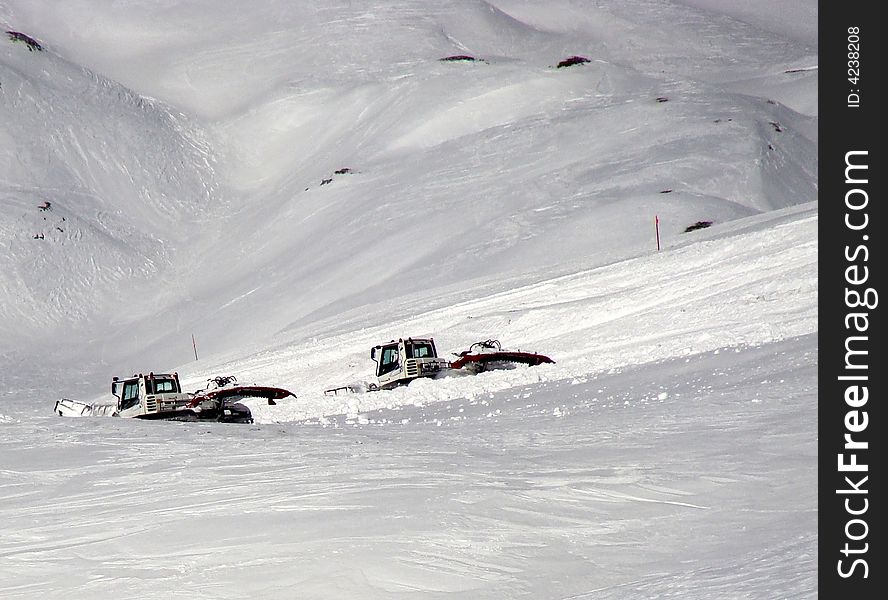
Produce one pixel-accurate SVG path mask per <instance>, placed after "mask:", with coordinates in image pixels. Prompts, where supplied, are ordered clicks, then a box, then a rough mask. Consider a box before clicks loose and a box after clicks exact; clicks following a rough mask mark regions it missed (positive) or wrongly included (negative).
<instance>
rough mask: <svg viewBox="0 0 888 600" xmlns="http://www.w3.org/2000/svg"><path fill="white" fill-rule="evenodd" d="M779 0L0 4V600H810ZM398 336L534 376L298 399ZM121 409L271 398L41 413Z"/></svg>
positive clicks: (805, 272) (805, 372)
mask: <svg viewBox="0 0 888 600" xmlns="http://www.w3.org/2000/svg"><path fill="white" fill-rule="evenodd" d="M778 4H779V6H778ZM778 4H774V3H771V2H765V1H764V0H745V1H743V2H734V3H731V5H730V6H727V5H724V3H721V2H715V1H712V0H627V1H625V2H619V3H616V2H614V3H607V2H586V1H576V0H556V1H554V2H547V3H545V6H543V4H540V3H534V2H529V1H526V0H493V1H489V2H485V1H481V0H446V1H443V2H436V3H428V2H422V1H419V0H399V1H396V2H385V3H383V2H372V1H367V2H363V1H361V2H335V1H324V2H315V3H292V2H285V1H283V0H260V1H257V2H252V3H250V6H249V8H245V6H244V4H243V3H242V2H236V1H234V0H221V1H220V0H212V1H211V0H189V1H184V0H171V1H168V2H162V3H156V2H142V1H140V0H125V1H118V2H113V3H112V2H105V3H95V2H89V3H88V2H71V1H64V2H62V1H59V0H0V30H2V34H3V35H2V37H0V512H2V514H3V515H4V517H5V518H4V519H3V521H2V523H0V559H2V560H0V596H2V597H4V598H34V597H41V598H71V597H76V598H120V597H138V598H176V597H182V598H218V599H225V598H243V597H247V596H252V597H256V598H292V597H300V598H343V597H360V598H393V597H417V598H444V597H448V598H450V597H452V598H473V599H474V598H534V599H537V598H553V599H568V598H570V599H580V598H583V599H585V598H590V599H591V598H601V599H609V598H614V599H617V598H621V599H622V598H667V597H676V598H715V597H718V598H762V597H769V598H772V597H780V598H810V597H813V596H816V593H817V578H816V575H817V573H816V563H817V528H816V524H817V502H816V481H817V479H816V466H817V460H816V459H817V456H816V432H817V417H816V415H817V413H816V388H817V378H816V370H817V285H818V281H817V220H818V211H817V122H818V117H817V37H816V18H817V5H816V3H815V2H813V1H810V0H793V1H791V2H781V3H778ZM6 32H17V33H20V34H22V35H26V36H28V38H24V37H22V35H18V36H16V35H12V34H7V33H6ZM25 39H32V40H34V41H35V42H38V43H39V48H37V47H36V46H34V45H33V44H28V43H26V42H25V41H24V40H25ZM454 56H471V57H474V58H475V59H476V60H472V61H470V60H447V61H442V60H440V59H442V58H447V57H454ZM571 56H580V57H583V58H586V59H588V61H586V62H580V63H579V64H576V65H573V66H570V67H564V68H558V67H557V66H556V65H557V64H558V63H559V62H560V61H562V60H564V59H566V58H568V57H571ZM655 223H659V232H658V231H657V229H656V228H655ZM657 233H659V240H658V238H657ZM658 241H659V246H660V247H659V249H658V247H657V244H658ZM408 336H412V337H434V339H435V341H436V344H437V347H438V350H439V352H441V353H442V354H444V355H445V356H450V353H452V352H458V351H461V350H464V349H466V348H468V346H469V345H470V344H471V343H473V342H476V341H479V340H484V339H488V338H496V339H499V340H500V341H501V342H502V343H503V346H504V347H506V348H508V349H514V350H524V351H532V352H539V353H542V354H545V355H547V356H550V357H551V358H552V359H554V361H555V363H554V364H546V365H541V366H538V367H523V366H519V367H516V368H514V369H508V370H499V371H491V372H486V373H482V374H480V375H477V376H471V375H467V374H465V373H461V372H454V373H449V374H447V375H446V376H444V377H440V378H437V379H424V380H419V381H416V382H414V383H412V384H411V385H409V386H406V387H402V388H398V389H395V390H391V391H379V392H370V393H354V394H338V395H326V394H325V393H324V390H326V389H328V388H331V387H336V386H343V385H347V384H358V387H362V386H363V387H365V386H366V385H367V384H368V383H370V382H373V381H374V373H373V368H374V366H375V364H374V363H373V361H372V360H371V359H370V348H371V347H372V346H374V345H376V344H379V343H383V342H387V341H389V340H392V339H398V338H400V337H408ZM195 357H197V360H195ZM148 371H156V372H170V371H177V372H178V373H179V374H180V376H181V378H182V381H183V383H184V385H185V387H186V389H188V390H195V389H197V388H200V387H203V385H204V384H205V383H206V381H207V379H209V378H211V377H215V376H218V375H235V376H237V378H238V381H239V382H243V383H258V384H262V385H272V386H277V387H284V388H287V389H289V390H292V391H293V392H294V393H295V394H296V398H293V397H290V398H287V399H284V400H281V401H278V403H277V404H276V405H273V406H270V405H268V404H267V403H265V402H264V401H248V404H249V406H250V408H251V410H252V412H253V416H254V418H255V423H254V424H252V425H225V424H217V423H201V424H195V423H172V422H142V421H138V420H131V419H118V418H98V417H96V418H81V419H63V418H60V417H58V416H56V415H54V414H53V413H52V409H53V405H54V402H55V401H56V400H57V399H59V398H62V397H67V398H72V399H76V400H80V401H84V402H97V401H104V402H108V401H109V400H111V399H112V397H111V395H110V379H111V377H112V376H125V375H129V374H132V373H134V372H148Z"/></svg>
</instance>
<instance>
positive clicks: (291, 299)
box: [0, 0, 816, 369]
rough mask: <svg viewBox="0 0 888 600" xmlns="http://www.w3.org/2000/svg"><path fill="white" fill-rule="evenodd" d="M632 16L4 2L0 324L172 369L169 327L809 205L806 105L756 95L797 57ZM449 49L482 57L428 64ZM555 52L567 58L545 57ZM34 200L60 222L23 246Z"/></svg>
mask: <svg viewBox="0 0 888 600" xmlns="http://www.w3.org/2000/svg"><path fill="white" fill-rule="evenodd" d="M210 4H212V9H210V7H209V5H210ZM632 4H633V5H632V6H631V7H630V6H628V5H627V6H625V7H623V6H621V7H606V8H605V7H600V6H597V5H594V4H591V3H590V4H584V3H561V4H559V5H558V8H557V9H554V8H553V9H551V10H546V11H540V10H537V9H534V7H533V6H532V5H530V4H528V3H521V2H504V3H502V4H501V5H499V4H497V5H494V4H490V3H487V2H480V1H475V0H462V1H454V2H448V3H438V4H436V5H435V7H433V8H429V7H428V6H427V3H420V2H401V3H396V4H391V3H385V4H384V5H383V4H379V5H377V4H373V3H365V4H363V5H361V6H351V5H349V6H345V5H342V6H340V5H337V4H336V3H331V4H321V5H317V6H314V5H313V6H311V7H299V8H294V7H292V6H290V4H289V3H279V2H266V3H263V4H262V5H261V6H260V7H258V8H256V9H255V10H251V11H249V12H248V14H246V15H240V16H242V17H243V18H238V19H234V18H227V17H226V15H228V16H229V17H230V16H231V15H233V14H235V13H238V14H239V12H242V11H240V4H239V3H232V2H229V3H218V2H213V3H202V2H189V3H176V2H174V3H167V4H164V5H155V4H153V3H138V2H131V3H118V4H114V5H109V6H107V7H105V8H104V9H102V10H99V11H78V10H77V9H76V7H73V6H72V5H70V4H69V3H57V2H28V3H18V2H7V3H6V8H5V9H4V12H3V13H0V15H2V16H3V18H4V19H5V20H6V21H7V22H8V23H9V25H8V26H9V27H10V28H12V27H19V28H23V29H24V28H26V27H27V29H28V30H29V31H30V32H31V33H33V34H35V35H36V36H37V37H38V38H40V39H42V40H43V43H44V45H45V48H46V51H45V52H39V53H38V52H28V51H26V49H25V48H24V47H23V46H22V45H21V44H12V43H6V44H4V45H3V53H4V54H3V55H2V56H3V57H4V58H3V61H4V64H5V68H6V69H7V71H9V73H8V74H7V75H5V78H6V79H8V81H7V82H4V83H5V85H4V88H3V95H2V98H0V101H2V105H0V106H2V107H3V108H2V110H3V111H4V116H5V117H6V120H7V121H8V122H9V123H14V124H15V125H14V126H13V127H10V128H8V130H7V132H6V133H5V138H4V139H6V140H7V142H5V144H4V147H3V151H4V153H5V155H6V156H7V157H8V158H7V159H6V160H7V161H13V158H12V157H16V159H15V161H14V162H15V165H16V171H14V173H16V175H15V177H14V178H13V179H11V180H8V181H10V183H8V184H7V186H8V189H7V191H6V192H5V194H6V196H7V198H8V201H7V202H8V203H9V205H10V206H15V209H13V210H11V211H4V216H3V219H4V221H6V222H7V223H6V224H5V225H4V227H3V231H4V237H3V240H2V243H3V244H4V246H5V247H9V248H10V251H9V252H6V253H5V258H4V260H5V261H6V264H5V265H4V269H3V281H2V283H3V284H4V285H3V288H5V289H6V292H5V294H6V302H5V303H4V305H5V306H6V307H7V308H6V309H5V310H4V313H3V315H5V316H4V317H3V320H4V323H3V325H2V326H3V329H4V330H5V331H9V332H10V333H11V334H13V333H12V332H20V333H25V334H27V335H34V334H35V333H38V332H39V334H42V335H43V336H51V337H54V338H56V339H58V338H59V337H67V338H73V339H84V338H86V339H90V340H93V339H100V338H103V337H107V338H109V339H112V340H115V342H114V346H115V347H114V350H113V352H112V353H113V354H114V355H115V356H118V357H120V359H121V361H120V363H119V364H117V365H112V367H117V368H122V369H130V368H136V365H132V364H131V363H132V362H135V361H146V360H147V361H150V362H152V363H153V364H164V365H171V364H176V363H178V362H181V361H183V360H184V359H186V357H187V356H188V354H189V353H190V348H189V345H190V344H189V343H188V338H189V335H190V334H191V333H194V334H195V335H196V336H197V337H198V338H199V339H200V341H201V345H202V348H203V351H204V352H205V353H206V354H212V353H215V352H222V351H228V350H230V349H231V348H232V347H233V346H236V345H238V344H241V343H243V340H245V339H248V340H257V341H261V342H263V343H272V342H273V341H274V337H273V336H275V335H276V334H277V333H278V332H279V331H281V330H283V329H286V328H292V327H298V326H300V325H304V324H310V323H312V322H313V321H314V320H315V319H317V318H318V317H319V316H322V317H323V316H332V315H335V314H337V313H338V312H340V311H343V310H348V309H353V308H357V307H360V306H361V305H363V304H365V303H372V302H378V301H380V300H383V299H386V298H392V297H399V296H401V295H404V294H411V293H415V292H417V291H419V290H424V291H427V292H429V293H430V295H434V293H435V292H432V291H431V290H435V289H437V288H439V287H446V286H453V285H460V283H461V282H464V281H468V280H472V279H477V278H490V277H500V276H503V275H508V276H522V275H526V274H527V273H528V272H536V273H538V275H537V276H538V277H539V278H540V279H542V278H545V277H546V276H551V275H558V274H566V273H569V272H572V271H575V270H580V269H585V268H590V267H594V266H596V265H601V264H607V263H610V262H612V261H614V260H616V259H618V258H625V257H628V256H634V255H637V254H639V253H640V252H644V251H647V250H649V249H650V248H651V246H652V244H653V228H652V223H653V220H654V217H655V216H657V215H659V217H660V219H661V220H662V223H663V231H662V236H663V242H664V243H665V244H666V245H669V244H672V243H675V241H676V240H678V239H680V234H681V232H682V231H683V230H684V228H685V227H687V226H689V225H691V224H693V223H695V222H697V221H699V220H706V221H714V222H716V223H721V222H727V221H731V220H733V219H736V218H739V217H745V216H748V215H751V214H755V213H758V212H761V211H768V210H773V209H775V208H783V207H786V206H791V205H795V204H798V203H804V202H810V201H811V200H812V199H814V198H815V196H816V127H815V125H816V118H815V117H812V116H806V115H805V114H803V113H799V112H797V111H795V110H793V109H792V108H790V107H789V106H788V105H785V104H783V103H782V102H781V99H780V97H779V95H778V96H777V97H770V96H768V95H767V94H762V93H761V92H762V90H764V91H767V92H768V93H770V92H773V91H779V90H781V89H783V88H784V87H786V88H791V89H792V90H793V93H792V94H788V96H791V97H792V99H793V101H795V100H796V99H797V97H798V95H799V92H798V90H800V89H801V90H806V89H807V90H808V93H807V95H808V96H809V97H810V96H812V95H815V97H816V87H813V86H816V72H813V75H812V72H811V71H795V72H789V73H788V72H786V71H790V70H792V69H791V68H792V67H799V66H805V67H807V66H810V63H811V61H812V58H811V56H812V53H813V52H814V49H813V48H812V47H811V46H808V45H805V44H800V43H797V42H792V41H788V40H786V39H784V38H781V37H780V36H776V35H774V34H773V33H770V32H768V31H764V30H760V29H756V28H755V27H752V26H750V25H748V24H746V23H744V22H741V21H737V20H734V19H731V18H729V17H723V16H719V17H718V18H713V17H712V14H711V13H709V12H706V11H703V12H699V11H698V10H697V9H693V8H688V7H685V6H682V5H679V4H668V3H662V2H647V1H643V2H642V1H639V2H636V3H632ZM211 13H212V14H213V15H214V16H213V18H212V20H211V21H210V24H209V25H207V23H206V21H207V16H206V15H207V14H211ZM664 19H665V20H667V21H669V22H672V23H674V25H675V27H677V28H678V30H677V31H676V30H675V29H674V28H670V31H669V33H668V35H667V34H666V33H664V32H663V31H662V27H661V22H662V21H663V20H664ZM124 37H125V39H127V43H126V44H125V48H123V47H121V44H120V40H121V39H123V38H124ZM639 40H644V43H642V42H640V41H639ZM118 53H122V54H118ZM457 53H458V54H465V53H471V54H473V55H476V56H477V57H478V58H483V59H484V60H485V61H486V62H474V63H466V62H440V61H439V60H438V59H440V58H442V57H445V56H449V55H453V54H457ZM571 54H583V55H586V56H588V57H590V59H591V62H589V63H585V64H581V65H576V66H573V67H570V68H564V69H558V68H554V67H553V65H555V64H556V63H557V62H558V61H559V60H561V59H563V58H565V57H566V56H569V55H571ZM65 57H67V59H66V58H65ZM69 61H80V62H81V64H83V65H85V66H86V67H87V68H88V69H91V70H85V69H83V68H80V67H75V66H73V65H72V64H70V62H69ZM94 73H101V75H96V74H94ZM105 77H112V78H113V79H115V80H117V81H120V82H123V83H124V84H125V85H126V86H128V87H129V88H130V89H133V90H136V92H130V91H128V90H127V89H126V88H124V87H119V86H117V84H114V83H111V82H110V81H109V80H107V79H105ZM800 86H801V87H800ZM44 89H45V90H46V91H45V92H40V91H39V90H44ZM77 90H80V91H81V92H82V96H83V99H82V101H73V102H72V101H68V100H67V98H68V97H72V98H74V99H77V98H80V97H81V96H80V95H78V92H77ZM146 96H147V97H151V98H158V99H159V100H148V99H147V98H146ZM16 98H22V101H16ZM29 98H33V99H34V100H32V101H28V99H29ZM63 98H65V101H63V100H62V99H63ZM115 99H116V100H115ZM109 102H111V103H113V104H114V107H113V109H108V108H106V104H107V103H109ZM41 103H51V105H52V107H53V110H52V111H45V110H44V111H41V110H40V109H39V107H40V106H41ZM794 104H797V103H796V102H794ZM809 104H810V103H809ZM815 104H816V103H815ZM182 112H184V113H185V114H186V115H190V117H186V116H184V115H182ZM44 113H48V114H49V118H48V119H46V123H45V125H44V124H43V121H42V120H41V119H43V117H42V116H41V115H43V114H44ZM69 123H70V124H71V126H72V127H74V130H73V132H71V131H70V130H69V129H70V127H69V128H67V129H66V127H67V125H66V124H69ZM75 124H76V127H75ZM60 128H61V131H60ZM78 128H82V133H80V134H78V133H77V131H78ZM121 128H123V129H122V130H121ZM32 132H36V133H32ZM35 135H36V136H37V137H38V139H37V140H36V141H34V140H33V139H32V138H33V137H34V136H35ZM78 136H79V137H78ZM69 138H71V139H69ZM80 138H85V139H86V140H87V141H83V140H81V139H80ZM109 138H113V139H114V143H113V144H112V143H111V142H110V141H109ZM90 142H92V143H94V144H95V145H96V148H92V147H90V146H89V143H90ZM35 144H36V149H32V147H34V146H35ZM78 148H79V149H78ZM35 153H36V154H35ZM23 155H25V156H32V155H33V156H39V157H42V159H37V158H33V159H32V160H25V161H24V162H22V160H21V159H20V158H18V157H21V156H23ZM55 155H58V156H60V157H61V158H60V159H59V160H55V159H53V158H52V157H53V156H55ZM133 157H136V158H133ZM59 163H60V164H59ZM62 167H63V168H62ZM344 169H347V170H348V171H349V172H348V173H345V174H342V175H337V174H336V173H335V172H336V171H338V170H344ZM57 172H58V173H57ZM325 181H326V182H328V183H327V184H326V185H322V184H323V183H324V182H325ZM49 190H60V192H57V193H56V194H55V195H54V196H53V197H54V198H57V200H56V202H55V203H54V204H53V210H54V211H56V212H54V213H53V218H56V219H60V218H62V217H63V218H65V219H66V221H74V222H76V223H78V228H76V229H75V230H74V231H73V232H72V231H71V230H67V229H66V231H65V232H64V233H63V232H59V231H58V230H56V229H55V228H54V227H48V228H47V233H48V234H49V236H50V239H44V240H33V239H32V238H33V236H34V235H35V234H36V233H37V231H36V230H37V228H38V226H39V225H40V224H41V223H43V221H42V219H43V218H44V217H46V216H47V215H45V214H44V213H41V212H39V211H38V209H37V205H39V204H40V203H41V201H42V199H43V198H44V196H46V195H47V194H46V192H47V191H49ZM59 193H61V194H64V195H62V196H59ZM69 195H70V197H71V200H68V199H67V198H68V196H69ZM82 198H87V199H89V200H82ZM13 199H14V200H13ZM47 199H49V198H47ZM13 202H14V203H15V204H14V205H13ZM47 223H49V221H47ZM81 223H82V224H81ZM49 225H54V224H53V223H49ZM71 236H76V239H74V240H71V239H70V237H71ZM57 237H58V239H57ZM130 238H134V239H133V241H132V242H131V243H130V242H129V239H130ZM14 241H15V247H13V242H14ZM119 241H121V242H122V244H121V243H117V242H119ZM38 242H45V243H38ZM75 242H76V243H75ZM60 244H61V245H60ZM130 273H133V275H134V276H133V277H130V276H129V274H130ZM139 281H142V282H150V283H149V284H148V285H142V284H140V283H139ZM49 282H52V283H49ZM160 282H162V284H160ZM124 283H125V285H124ZM124 287H125V288H129V289H128V290H127V291H124V290H123V289H122V288H124ZM127 293H128V295H125V294H127ZM124 299H125V301H123V300H124ZM29 306H33V310H32V309H31V308H28V307H29ZM161 313H162V314H165V315H167V316H168V317H169V315H173V317H172V322H174V323H175V327H170V323H171V321H170V319H169V318H168V319H167V320H166V321H165V324H166V326H165V327H159V326H158V322H157V319H156V318H155V315H157V314H161ZM109 325H113V326H114V327H111V328H110V329H109ZM98 328H102V329H104V330H106V331H108V334H107V335H104V334H103V333H101V332H100V333H98V334H97V333H96V330H97V329H98ZM71 351H73V352H76V353H77V354H78V355H81V356H82V352H81V350H80V349H79V348H76V344H75V348H72V349H71ZM123 359H125V360H123Z"/></svg>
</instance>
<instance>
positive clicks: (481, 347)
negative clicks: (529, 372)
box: [450, 340, 555, 373]
mask: <svg viewBox="0 0 888 600" xmlns="http://www.w3.org/2000/svg"><path fill="white" fill-rule="evenodd" d="M456 356H457V359H456V360H454V361H452V362H451V363H450V366H451V367H452V368H454V369H465V370H467V371H470V372H472V373H481V372H483V371H489V370H493V369H509V368H512V367H514V366H515V365H517V364H521V365H528V366H531V367H535V366H537V365H541V364H544V363H554V362H555V361H554V360H552V359H551V358H549V357H548V356H545V355H543V354H537V353H536V352H521V351H519V350H503V349H502V346H501V345H500V342H499V340H484V341H483V342H475V343H474V344H472V345H471V346H469V349H468V350H464V351H463V352H460V353H459V354H457V355H456Z"/></svg>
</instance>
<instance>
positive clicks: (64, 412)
mask: <svg viewBox="0 0 888 600" xmlns="http://www.w3.org/2000/svg"><path fill="white" fill-rule="evenodd" d="M116 408H117V406H115V405H114V404H99V403H92V404H88V403H86V402H80V401H79V400H71V399H69V398H62V399H61V400H56V403H55V408H54V409H53V412H54V413H55V414H57V415H58V416H60V417H110V416H113V415H114V411H115V410H116Z"/></svg>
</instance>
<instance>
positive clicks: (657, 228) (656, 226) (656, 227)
mask: <svg viewBox="0 0 888 600" xmlns="http://www.w3.org/2000/svg"><path fill="white" fill-rule="evenodd" d="M654 230H655V231H656V232H657V252H659V251H660V216H659V215H655V216H654Z"/></svg>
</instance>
